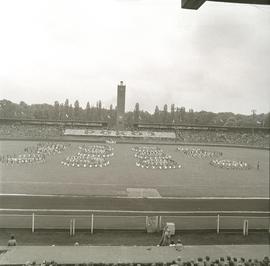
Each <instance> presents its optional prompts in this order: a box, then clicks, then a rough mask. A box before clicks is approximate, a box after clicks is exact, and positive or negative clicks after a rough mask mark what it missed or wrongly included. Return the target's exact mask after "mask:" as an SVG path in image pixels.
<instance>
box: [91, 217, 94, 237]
mask: <svg viewBox="0 0 270 266" xmlns="http://www.w3.org/2000/svg"><path fill="white" fill-rule="evenodd" d="M93 233H94V214H93V213H92V215H91V235H93Z"/></svg>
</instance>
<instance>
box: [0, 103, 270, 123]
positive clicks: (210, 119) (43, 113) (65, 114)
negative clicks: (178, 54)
mask: <svg viewBox="0 0 270 266" xmlns="http://www.w3.org/2000/svg"><path fill="white" fill-rule="evenodd" d="M116 108H117V107H113V105H112V104H111V105H110V107H109V108H104V107H103V106H102V102H101V101H98V102H97V103H96V104H95V105H90V103H89V102H87V104H86V106H85V107H84V108H83V107H82V106H81V105H80V103H79V101H78V100H76V101H75V102H74V104H72V103H70V101H69V100H68V99H66V100H65V102H64V103H59V102H58V101H55V102H54V104H53V105H50V104H31V105H28V104H26V103H25V102H23V101H21V102H20V103H19V104H17V103H13V102H11V101H8V100H5V99H4V100H0V118H11V119H12V118H13V119H14V118H16V119H42V120H62V121H68V120H77V121H106V122H108V124H109V126H113V125H114V124H115V120H116ZM125 123H126V125H127V126H130V127H131V126H132V125H133V124H134V123H161V124H195V125H196V124H197V125H216V126H240V127H245V126H247V127H250V126H252V127H254V126H255V127H262V126H265V127H269V126H270V113H267V114H256V112H255V110H252V113H251V115H243V114H234V113H231V112H223V113H214V112H207V111H199V112H194V110H193V109H188V110H186V108H185V107H183V106H182V107H178V106H175V105H174V104H171V105H170V107H168V105H167V104H165V105H164V106H163V108H161V109H160V108H159V106H156V107H155V109H154V112H153V113H150V112H147V111H143V110H141V109H140V106H139V103H136V105H135V107H134V111H129V112H126V114H125Z"/></svg>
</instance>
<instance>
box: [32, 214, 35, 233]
mask: <svg viewBox="0 0 270 266" xmlns="http://www.w3.org/2000/svg"><path fill="white" fill-rule="evenodd" d="M34 232H35V213H32V233H34Z"/></svg>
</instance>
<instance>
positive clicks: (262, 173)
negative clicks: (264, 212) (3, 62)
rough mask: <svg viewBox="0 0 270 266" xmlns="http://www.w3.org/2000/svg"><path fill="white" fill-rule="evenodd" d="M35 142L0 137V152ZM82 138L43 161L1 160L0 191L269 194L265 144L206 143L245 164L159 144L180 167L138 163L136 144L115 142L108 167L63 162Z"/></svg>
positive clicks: (105, 194) (202, 194)
mask: <svg viewBox="0 0 270 266" xmlns="http://www.w3.org/2000/svg"><path fill="white" fill-rule="evenodd" d="M35 144H37V143H36V142H30V141H1V142H0V154H10V155H12V154H14V153H15V154H19V153H24V148H25V147H27V146H34V145H35ZM66 144H67V143H66ZM82 144H83V143H74V142H72V143H70V146H69V147H68V148H67V149H66V150H65V151H64V152H62V153H61V154H57V155H51V156H48V157H47V158H46V161H45V162H44V163H33V164H23V165H14V166H11V165H6V164H2V163H1V164H0V193H1V194H39V195H41V194H42V195H52V194H53V195H89V196H124V197H127V196H136V195H137V194H138V193H139V194H140V196H143V197H144V196H149V195H150V196H151V195H153V196H157V195H160V196H161V197H269V151H267V150H255V149H245V148H224V147H205V148H204V149H206V150H211V151H219V152H222V153H223V156H222V158H223V159H231V160H240V161H245V162H247V163H248V164H249V165H250V166H251V169H249V170H226V169H221V168H217V167H213V166H211V165H210V164H209V160H203V159H193V158H191V157H188V156H186V155H185V154H184V153H182V152H180V151H177V149H176V148H177V147H178V146H176V145H175V146H174V145H157V146H159V147H160V148H162V149H163V150H164V152H165V153H166V154H169V155H171V156H172V159H173V160H175V161H176V162H177V163H179V164H181V166H182V168H180V169H167V170H157V169H143V168H139V167H137V166H136V164H135V163H136V158H134V152H133V151H132V147H134V146H136V145H135V144H134V145H131V144H113V145H112V146H113V147H114V156H113V157H111V158H110V165H109V166H107V167H102V168H76V167H66V166H63V165H61V161H62V160H64V159H65V158H66V157H67V156H70V155H74V154H76V153H77V152H78V151H79V149H78V146H79V145H82ZM85 144H86V143H85ZM86 145H89V146H90V145H94V144H89V143H88V144H86ZM137 146H139V145H137ZM257 161H260V169H259V170H257V168H256V165H257ZM136 189H137V190H136ZM136 193H137V194H136ZM149 193H150V194H149Z"/></svg>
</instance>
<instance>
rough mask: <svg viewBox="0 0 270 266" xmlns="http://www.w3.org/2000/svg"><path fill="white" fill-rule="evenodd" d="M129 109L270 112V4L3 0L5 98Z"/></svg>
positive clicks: (0, 79) (1, 82) (1, 79)
mask: <svg viewBox="0 0 270 266" xmlns="http://www.w3.org/2000/svg"><path fill="white" fill-rule="evenodd" d="M120 80H123V81H124V82H125V84H126V85H127V91H126V109H127V110H133V109H134V106H135V103H136V102H139V103H140V108H141V109H144V110H148V111H150V112H153V111H154V108H155V105H159V107H160V108H163V105H164V104H165V103H167V104H168V105H170V104H171V103H174V104H175V105H176V106H185V107H186V108H187V109H189V108H193V109H194V110H195V111H200V110H206V111H214V112H227V111H231V112H235V113H243V114H250V113H251V109H256V110H257V113H266V112H269V109H270V104H269V103H270V101H269V99H270V6H257V5H256V6H255V5H241V4H225V3H215V2H206V3H205V4H204V5H203V6H202V7H201V8H200V9H199V10H197V11H194V10H184V9H181V0H47V1H45V0H43V1H39V0H33V1H28V0H24V1H22V0H17V1H14V0H6V1H0V98H1V99H8V100H11V101H13V102H17V103H19V102H20V101H25V102H26V103H28V104H32V103H50V104H53V103H54V101H55V100H58V101H59V102H60V103H61V102H64V101H65V99H66V98H68V99H69V100H70V102H72V103H74V101H75V100H76V99H78V100H79V102H80V104H81V105H82V106H83V107H85V105H86V102H87V101H89V102H90V104H91V105H95V103H96V101H98V100H99V99H101V100H102V103H103V105H104V106H105V107H108V106H109V105H110V104H111V103H112V104H113V105H114V106H115V104H116V88H117V84H118V83H119V81H120Z"/></svg>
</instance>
